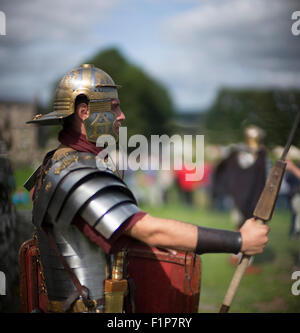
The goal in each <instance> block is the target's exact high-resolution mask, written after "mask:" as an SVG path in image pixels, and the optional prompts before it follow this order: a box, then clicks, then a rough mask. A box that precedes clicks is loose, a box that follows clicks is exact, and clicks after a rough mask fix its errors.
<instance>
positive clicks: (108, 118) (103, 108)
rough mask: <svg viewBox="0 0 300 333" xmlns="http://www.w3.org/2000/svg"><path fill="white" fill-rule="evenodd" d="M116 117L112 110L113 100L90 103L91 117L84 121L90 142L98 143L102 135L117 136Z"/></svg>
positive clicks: (91, 101) (92, 101)
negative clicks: (115, 129) (115, 128)
mask: <svg viewBox="0 0 300 333" xmlns="http://www.w3.org/2000/svg"><path fill="white" fill-rule="evenodd" d="M115 121H116V115H115V113H114V112H113V111H112V110H111V99H107V100H103V101H99V100H90V101H89V117H88V118H87V119H86V120H85V121H84V126H85V130H86V136H87V139H88V141H91V142H96V141H97V139H98V137H99V136H101V135H107V134H110V135H113V136H116V133H115V131H114V127H115Z"/></svg>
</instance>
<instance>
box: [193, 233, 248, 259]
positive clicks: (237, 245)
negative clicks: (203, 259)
mask: <svg viewBox="0 0 300 333" xmlns="http://www.w3.org/2000/svg"><path fill="white" fill-rule="evenodd" d="M241 247H242V235H241V233H240V232H236V231H229V230H220V229H212V228H204V227H198V241H197V245H196V250H195V253H197V254H203V253H235V254H237V253H239V252H240V250H241Z"/></svg>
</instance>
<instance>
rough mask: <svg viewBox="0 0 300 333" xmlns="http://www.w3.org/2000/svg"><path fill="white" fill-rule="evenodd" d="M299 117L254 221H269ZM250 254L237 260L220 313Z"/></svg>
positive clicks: (229, 300) (227, 304)
mask: <svg viewBox="0 0 300 333" xmlns="http://www.w3.org/2000/svg"><path fill="white" fill-rule="evenodd" d="M299 119H300V111H298V112H297V115H296V119H295V121H294V124H293V127H292V130H291V132H290V135H289V138H288V141H287V144H286V146H285V148H284V151H283V153H282V156H281V158H280V159H279V160H278V161H276V163H275V165H274V167H273V168H272V170H271V173H270V176H269V177H268V179H267V181H266V184H265V187H264V189H263V191H262V193H261V195H260V197H259V200H258V202H257V205H256V207H255V209H254V212H253V216H254V218H255V222H256V223H260V224H263V223H266V222H267V221H270V220H271V218H272V215H273V211H274V207H275V203H276V199H277V195H278V192H279V189H280V185H281V181H282V177H283V175H284V171H285V167H286V162H285V159H286V156H287V153H288V151H289V149H290V146H291V144H292V140H293V138H294V135H295V132H296V129H297V127H298V123H299ZM250 259H251V256H247V255H243V256H242V259H241V261H240V262H239V264H238V266H237V268H236V271H235V273H234V275H233V278H232V280H231V282H230V285H229V287H228V289H227V292H226V295H225V297H224V300H223V304H222V306H221V308H220V313H227V312H228V311H229V309H230V306H231V303H232V301H233V299H234V296H235V294H236V292H237V289H238V287H239V285H240V282H241V279H242V277H243V275H244V273H245V270H246V268H247V267H248V265H249V261H250Z"/></svg>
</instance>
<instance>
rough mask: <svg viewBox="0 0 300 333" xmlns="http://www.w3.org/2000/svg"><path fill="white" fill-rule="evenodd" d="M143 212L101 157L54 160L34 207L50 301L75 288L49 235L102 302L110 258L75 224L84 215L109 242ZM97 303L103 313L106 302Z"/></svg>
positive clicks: (72, 156) (80, 154)
mask: <svg viewBox="0 0 300 333" xmlns="http://www.w3.org/2000/svg"><path fill="white" fill-rule="evenodd" d="M138 211H140V209H139V208H138V207H137V203H136V200H135V198H134V196H133V194H132V193H131V191H130V190H129V189H128V187H127V186H126V184H125V183H124V182H123V181H122V180H121V179H120V178H119V177H118V176H117V175H116V174H114V173H113V172H112V171H111V170H110V168H109V167H108V166H107V164H106V163H105V162H103V161H102V160H99V159H98V157H97V156H94V155H92V154H90V153H83V152H77V151H74V152H72V153H68V154H67V155H65V156H64V157H63V158H62V159H59V160H58V161H54V162H53V163H52V165H51V166H50V168H49V169H48V170H47V171H46V176H45V178H44V180H43V183H42V186H41V188H40V189H39V190H38V191H37V193H36V198H35V201H34V208H33V223H34V225H35V226H36V228H37V235H38V243H39V248H40V254H41V261H42V264H43V269H44V275H45V279H46V286H47V292H48V299H49V300H50V301H54V302H55V301H64V300H66V299H68V298H69V297H70V296H71V295H72V293H74V292H75V291H76V288H75V286H74V283H73V281H72V279H71V278H70V275H69V273H68V271H67V270H66V269H65V268H64V266H63V265H62V262H61V260H60V258H59V256H58V255H57V253H55V251H54V250H53V248H52V247H51V246H50V244H49V241H48V239H47V237H46V236H45V234H50V235H51V237H52V238H53V239H54V241H55V243H56V247H57V248H58V249H59V252H60V253H61V255H62V257H63V258H64V260H65V261H66V262H67V263H68V265H69V267H70V268H71V269H72V271H73V273H75V275H76V276H77V278H78V279H79V281H80V283H81V284H82V285H83V286H85V287H86V288H87V289H88V292H89V298H90V299H92V300H101V299H103V296H104V290H103V288H104V280H105V279H106V278H107V276H106V255H105V253H104V252H103V251H102V250H101V249H100V248H99V247H98V246H97V245H96V244H94V243H93V242H92V241H90V240H89V239H88V238H87V237H86V236H85V235H84V234H83V233H82V232H81V231H80V230H79V229H78V228H77V227H76V226H75V225H73V224H72V221H73V219H74V218H75V216H76V215H80V216H81V217H82V218H83V219H84V220H85V222H86V223H88V224H89V225H90V226H91V227H92V228H94V229H95V230H97V231H98V232H99V233H100V234H101V235H102V236H103V237H105V238H106V239H109V238H110V237H111V236H112V234H113V233H114V232H115V231H116V230H117V229H118V228H119V227H120V226H121V225H122V224H123V223H124V222H125V221H126V220H127V219H128V218H129V217H131V216H132V215H134V214H135V213H137V212H138ZM43 230H44V231H45V232H46V233H44V232H43ZM98 304H99V308H101V304H102V303H101V302H99V303H98ZM102 305H103V304H102Z"/></svg>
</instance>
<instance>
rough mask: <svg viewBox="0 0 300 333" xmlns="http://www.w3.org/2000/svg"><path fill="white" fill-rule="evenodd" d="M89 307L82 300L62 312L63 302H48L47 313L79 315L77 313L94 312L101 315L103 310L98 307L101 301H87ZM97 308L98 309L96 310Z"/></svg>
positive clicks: (101, 303)
mask: <svg viewBox="0 0 300 333" xmlns="http://www.w3.org/2000/svg"><path fill="white" fill-rule="evenodd" d="M88 302H89V306H87V305H86V304H85V303H84V301H83V299H78V300H77V301H75V302H74V303H73V304H72V305H71V307H70V309H69V310H67V311H64V310H63V304H64V302H63V301H51V300H48V311H49V312H58V313H63V312H71V313H79V312H95V313H103V312H104V311H103V309H100V305H103V303H104V302H103V299H99V300H96V299H93V300H88ZM98 307H99V308H98Z"/></svg>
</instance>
